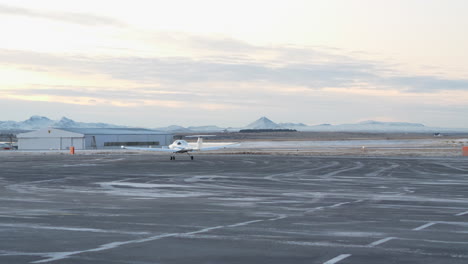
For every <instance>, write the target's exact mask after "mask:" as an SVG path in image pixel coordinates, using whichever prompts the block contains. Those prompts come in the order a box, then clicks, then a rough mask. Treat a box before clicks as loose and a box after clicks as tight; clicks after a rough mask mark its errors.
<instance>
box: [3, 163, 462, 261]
mask: <svg viewBox="0 0 468 264" xmlns="http://www.w3.org/2000/svg"><path fill="white" fill-rule="evenodd" d="M0 164H1V166H0V169H1V170H0V209H1V210H0V238H1V239H0V263H135V264H142V263H327V264H333V263H340V264H341V263H344V264H345V263H468V159H466V158H462V157H452V158H405V157H393V158H391V157H388V158H385V157H379V158H368V157H356V158H353V157H313V156H312V157H311V156H281V155H221V156H216V155H197V156H196V157H195V160H194V161H191V160H189V158H188V156H187V157H185V156H180V157H177V160H175V161H170V160H169V158H167V159H166V157H165V156H161V155H147V154H130V155H125V154H111V155H104V154H101V155H75V156H70V155H15V156H5V155H3V156H1V157H0Z"/></svg>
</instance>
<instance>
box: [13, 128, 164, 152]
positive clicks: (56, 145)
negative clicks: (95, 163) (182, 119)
mask: <svg viewBox="0 0 468 264" xmlns="http://www.w3.org/2000/svg"><path fill="white" fill-rule="evenodd" d="M17 138H18V149H19V150H47V149H57V150H66V149H70V147H74V148H75V149H77V150H78V149H111V148H120V147H121V146H139V147H162V146H167V145H169V144H171V143H172V140H173V135H172V134H169V133H166V132H159V131H155V130H149V129H142V128H42V129H39V130H36V131H32V132H26V133H21V134H18V135H17Z"/></svg>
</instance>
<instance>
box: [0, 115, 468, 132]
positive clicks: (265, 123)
mask: <svg viewBox="0 0 468 264" xmlns="http://www.w3.org/2000/svg"><path fill="white" fill-rule="evenodd" d="M43 127H62V128H117V127H123V126H119V125H113V124H107V123H85V122H76V121H74V120H72V119H69V118H66V117H62V118H61V119H60V120H51V119H49V118H47V117H44V116H37V115H35V116H31V117H30V118H29V119H27V120H24V121H19V122H16V121H0V130H36V129H39V128H43ZM153 129H155V130H160V131H167V132H173V133H192V132H222V131H229V132H235V131H239V130H240V129H295V130H297V131H317V132H335V131H340V132H345V131H346V132H408V133H412V132H413V133H415V132H431V133H432V132H468V129H466V128H465V129H456V128H435V127H427V126H425V125H423V124H419V123H406V122H379V121H373V120H369V121H364V122H360V123H355V124H341V125H331V124H320V125H312V126H310V125H306V124H303V123H275V122H273V121H272V120H270V119H268V118H267V117H261V118H259V119H257V120H256V121H254V122H252V123H250V124H248V125H246V126H244V127H237V128H233V127H228V128H223V127H218V126H213V125H211V126H191V127H183V126H178V125H172V126H168V127H159V128H153Z"/></svg>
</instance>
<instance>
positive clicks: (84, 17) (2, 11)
mask: <svg viewBox="0 0 468 264" xmlns="http://www.w3.org/2000/svg"><path fill="white" fill-rule="evenodd" d="M0 15H9V16H23V17H29V18H40V19H48V20H54V21H61V22H67V23H72V24H79V25H84V26H119V27H120V26H125V24H124V23H123V22H121V21H119V20H117V19H114V18H110V17H105V16H98V15H93V14H87V13H75V12H52V11H39V10H34V9H28V8H23V7H15V6H9V5H2V4H0Z"/></svg>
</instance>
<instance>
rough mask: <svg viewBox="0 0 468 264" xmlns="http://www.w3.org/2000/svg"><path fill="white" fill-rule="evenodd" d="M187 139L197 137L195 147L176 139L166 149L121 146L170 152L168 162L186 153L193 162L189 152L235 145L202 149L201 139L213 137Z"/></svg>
mask: <svg viewBox="0 0 468 264" xmlns="http://www.w3.org/2000/svg"><path fill="white" fill-rule="evenodd" d="M188 137H197V138H198V140H197V146H196V147H194V146H191V145H190V144H189V143H188V142H187V141H185V140H181V139H178V140H176V141H174V142H173V143H172V144H171V145H169V147H168V148H139V147H126V146H122V148H123V149H134V150H144V151H160V152H170V153H172V155H171V158H170V160H175V155H176V154H182V153H187V155H189V156H190V159H191V160H193V156H192V155H191V154H190V152H193V151H207V150H218V149H225V148H228V147H234V146H236V145H237V144H229V145H222V146H214V147H205V148H204V147H203V138H205V137H214V136H213V135H195V136H188Z"/></svg>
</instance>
